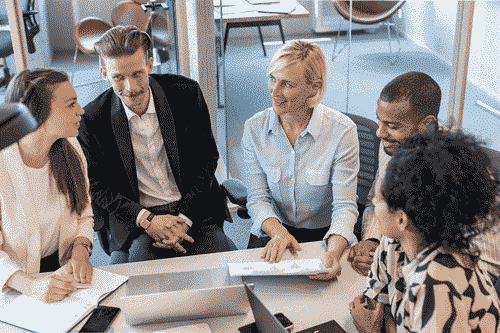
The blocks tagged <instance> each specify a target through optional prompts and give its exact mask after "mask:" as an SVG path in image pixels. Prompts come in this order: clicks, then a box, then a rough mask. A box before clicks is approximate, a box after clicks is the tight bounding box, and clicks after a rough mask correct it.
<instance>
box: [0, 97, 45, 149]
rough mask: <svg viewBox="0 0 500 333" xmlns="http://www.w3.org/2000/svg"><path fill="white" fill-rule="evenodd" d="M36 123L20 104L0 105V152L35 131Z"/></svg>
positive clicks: (27, 110) (26, 109) (28, 111)
mask: <svg viewBox="0 0 500 333" xmlns="http://www.w3.org/2000/svg"><path fill="white" fill-rule="evenodd" d="M37 127H38V123H37V122H36V120H35V118H34V117H33V115H32V114H31V112H30V110H29V109H28V108H27V107H26V106H25V105H24V104H22V103H4V104H2V105H0V150H3V149H5V148H7V147H9V146H10V145H12V144H13V143H15V142H17V141H19V140H21V139H22V138H23V137H25V136H26V135H28V134H30V133H31V132H33V131H35V130H36V129H37Z"/></svg>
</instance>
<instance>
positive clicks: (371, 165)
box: [222, 113, 380, 240]
mask: <svg viewBox="0 0 500 333" xmlns="http://www.w3.org/2000/svg"><path fill="white" fill-rule="evenodd" d="M345 115H346V116H348V117H349V118H351V120H352V121H353V122H354V123H355V124H356V127H357V131H358V141H359V162H360V167H359V173H358V184H357V200H356V201H357V203H358V211H359V216H358V220H357V222H356V225H355V227H354V234H355V235H356V237H357V238H358V240H360V239H361V220H362V217H363V212H364V210H365V207H366V204H367V201H368V200H367V197H368V193H369V192H370V188H371V187H372V184H373V181H374V180H375V175H376V174H377V170H378V153H379V147H380V139H379V138H378V137H377V134H376V133H377V129H378V125H377V123H376V122H374V121H373V120H370V119H368V118H365V117H361V116H357V115H353V114H349V113H346V114H345ZM222 187H223V190H224V192H225V193H226V196H227V198H228V199H229V201H231V202H232V203H234V204H236V205H238V206H239V207H238V211H237V214H238V216H239V217H240V218H242V219H250V215H248V210H247V208H246V204H247V196H248V193H247V189H246V186H245V184H243V182H242V181H241V180H239V179H227V180H225V181H223V182H222Z"/></svg>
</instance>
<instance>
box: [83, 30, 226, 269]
mask: <svg viewBox="0 0 500 333" xmlns="http://www.w3.org/2000/svg"><path fill="white" fill-rule="evenodd" d="M149 48H150V38H149V36H148V35H147V34H146V33H144V32H142V31H140V30H139V29H137V28H136V27H133V26H127V27H123V26H119V27H115V28H113V29H111V30H109V31H108V32H107V33H106V34H105V35H104V36H103V37H102V38H101V39H100V40H99V42H98V43H96V46H95V49H96V51H97V52H98V53H99V55H100V56H101V58H102V60H103V63H104V64H103V65H104V66H103V67H101V68H100V70H101V74H102V76H103V77H104V79H105V80H106V81H108V82H110V83H111V85H112V88H110V89H108V90H107V91H105V92H104V93H102V94H101V95H100V96H99V97H97V98H96V99H95V100H94V101H92V102H90V103H89V104H88V105H87V106H86V107H85V108H84V110H85V115H84V116H83V117H82V120H81V125H80V126H81V127H80V131H79V132H80V134H79V136H78V139H79V141H80V144H81V146H82V148H83V151H84V153H85V156H86V158H87V163H88V173H89V179H90V192H91V196H92V207H93V209H94V215H95V228H96V230H99V236H100V238H101V242H102V243H103V246H104V248H105V251H106V252H107V253H108V254H110V253H111V258H112V260H111V262H112V263H121V262H127V261H130V262H134V261H142V260H152V259H160V258H168V257H172V256H176V255H178V253H179V252H183V253H186V254H188V255H190V254H201V253H213V252H220V251H228V250H230V247H231V248H232V247H233V246H234V245H233V244H232V242H231V241H230V240H229V239H228V238H227V237H226V236H225V235H224V232H223V231H222V226H223V223H224V220H225V219H228V218H227V217H228V210H227V206H226V201H225V196H224V193H223V191H222V190H221V188H220V186H219V184H218V182H217V180H216V178H215V169H216V167H217V161H218V159H219V153H218V150H217V146H216V144H215V141H214V138H213V135H212V131H211V126H210V117H209V112H208V108H207V105H206V103H205V100H204V98H203V95H202V92H201V90H200V87H199V85H198V84H197V83H196V82H195V81H193V80H191V79H188V78H185V77H182V76H179V75H170V74H167V75H151V72H152V69H153V61H152V58H151V57H150V56H149ZM183 240H188V241H190V242H192V243H186V242H184V243H182V245H181V242H182V241H183Z"/></svg>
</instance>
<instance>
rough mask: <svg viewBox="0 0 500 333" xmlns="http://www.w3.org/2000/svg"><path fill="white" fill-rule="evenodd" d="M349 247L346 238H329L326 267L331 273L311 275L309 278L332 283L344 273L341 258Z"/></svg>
mask: <svg viewBox="0 0 500 333" xmlns="http://www.w3.org/2000/svg"><path fill="white" fill-rule="evenodd" d="M348 245H349V243H348V242H347V239H345V238H344V237H342V236H340V235H335V234H332V235H330V237H328V250H327V251H326V257H325V267H326V268H328V269H329V270H330V271H329V272H328V273H318V274H314V275H309V278H310V279H312V280H320V281H332V280H335V279H337V277H338V276H339V275H340V273H341V271H342V267H341V266H340V258H341V257H342V254H343V253H344V251H345V249H346V248H347V246H348Z"/></svg>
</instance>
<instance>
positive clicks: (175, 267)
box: [0, 242, 366, 333]
mask: <svg viewBox="0 0 500 333" xmlns="http://www.w3.org/2000/svg"><path fill="white" fill-rule="evenodd" d="M301 246H302V251H300V252H299V253H298V255H297V256H296V257H294V256H292V255H291V254H290V252H289V251H287V252H286V255H285V258H284V260H286V259H294V258H296V259H311V258H321V259H324V254H325V248H324V247H323V245H322V242H312V243H304V244H301ZM261 251H262V249H252V250H239V251H232V252H224V253H215V254H205V255H197V256H190V257H184V258H173V259H164V260H154V261H146V262H139V263H131V264H122V265H113V266H102V267H99V269H103V270H107V271H109V272H113V273H118V274H123V275H127V276H134V275H143V274H154V273H163V272H173V271H178V272H180V271H189V270H196V269H202V268H216V267H224V266H226V265H227V263H229V262H247V261H261V260H262V259H260V253H261ZM346 258H347V253H345V254H344V256H343V257H342V274H341V275H340V277H339V278H338V281H335V282H321V281H313V280H310V279H309V278H307V277H276V276H274V277H244V278H243V280H244V281H246V282H247V283H255V292H256V294H257V295H258V296H259V298H260V299H261V300H262V301H263V302H264V304H265V305H266V306H267V307H268V308H269V310H270V311H271V312H273V313H278V312H283V313H284V314H285V315H286V316H287V317H288V318H289V319H290V320H292V321H293V323H294V324H295V330H296V331H299V330H302V329H305V328H308V327H312V326H315V325H317V324H320V323H323V322H326V321H329V320H332V319H334V320H336V321H337V322H338V323H339V324H340V325H341V326H342V327H343V328H344V329H345V330H346V331H347V332H352V333H354V332H357V330H356V328H355V327H354V324H353V322H352V319H351V315H350V313H349V302H351V300H352V299H353V298H354V297H355V296H356V295H359V294H360V293H362V292H363V290H364V289H365V286H366V278H364V277H362V276H360V275H358V274H357V273H355V272H354V271H353V270H352V269H351V267H350V265H349V264H348V263H347V262H346ZM125 294H126V284H125V285H123V286H121V287H120V288H119V289H117V290H116V291H115V292H114V293H113V294H111V295H110V296H109V297H108V298H106V299H105V300H104V301H103V302H102V305H108V306H117V307H120V297H121V296H125ZM85 321H86V318H85V319H84V320H83V321H82V322H81V323H80V324H79V325H77V326H76V327H75V329H74V331H76V332H78V330H79V329H80V328H81V327H82V326H83V323H84V322H85ZM253 321H254V320H253V315H252V313H251V312H250V313H248V314H245V315H238V316H230V317H219V318H204V319H197V320H190V321H177V322H171V323H159V324H150V325H141V326H130V325H128V323H127V322H126V320H125V316H124V315H123V313H120V314H119V315H118V317H117V318H116V319H115V321H114V323H113V325H112V329H110V330H109V331H108V332H153V331H155V330H159V329H165V328H171V327H177V326H182V325H188V324H192V323H207V324H208V325H210V328H211V329H212V331H213V332H214V333H218V332H220V333H232V332H238V327H240V326H243V325H246V324H249V323H251V322H253ZM0 331H1V332H4V331H8V332H24V330H20V329H16V328H14V327H11V326H8V325H5V324H2V323H0Z"/></svg>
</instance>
